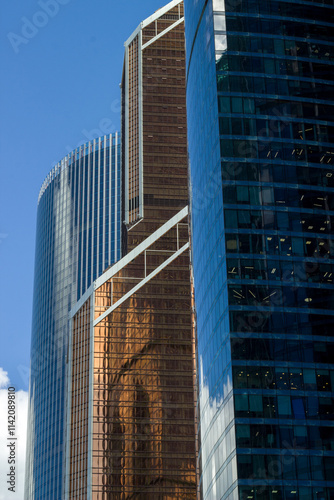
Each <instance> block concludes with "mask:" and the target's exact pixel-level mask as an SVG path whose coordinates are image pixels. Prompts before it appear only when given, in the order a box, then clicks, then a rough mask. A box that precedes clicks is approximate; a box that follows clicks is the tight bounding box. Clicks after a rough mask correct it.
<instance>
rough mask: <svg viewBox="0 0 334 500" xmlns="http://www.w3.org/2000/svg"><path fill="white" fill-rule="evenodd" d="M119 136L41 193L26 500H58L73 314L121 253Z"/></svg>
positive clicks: (76, 157) (60, 169)
mask: <svg viewBox="0 0 334 500" xmlns="http://www.w3.org/2000/svg"><path fill="white" fill-rule="evenodd" d="M120 183H121V175H120V144H119V136H118V135H117V134H115V135H108V136H104V137H101V138H99V139H96V140H94V141H91V142H88V143H87V144H85V145H83V146H81V147H79V148H77V149H76V150H74V151H73V152H71V153H70V154H69V155H67V156H66V157H65V158H64V159H63V160H62V161H61V162H59V163H58V164H57V165H56V166H55V167H54V169H53V170H52V171H51V172H50V174H49V175H48V176H47V178H46V179H45V181H44V183H43V185H42V188H41V190H40V194H39V200H38V212H37V232H36V260H35V281H34V303H33V322H32V342H31V375H30V389H29V424H28V440H27V441H28V442H27V458H26V481H25V499H26V500H32V499H43V500H48V499H50V500H51V499H52V500H55V499H57V500H63V498H64V496H63V493H64V477H65V474H64V470H65V469H64V465H65V442H66V438H65V430H66V406H67V383H66V369H67V367H66V360H67V354H68V352H67V350H68V337H69V318H68V314H69V311H70V309H71V308H72V307H73V306H74V305H75V303H76V301H77V300H78V299H79V298H80V297H81V295H82V294H83V293H84V292H85V291H86V289H87V287H89V286H90V284H91V283H92V282H93V281H94V280H95V279H96V278H97V277H98V276H99V275H100V274H102V271H104V270H105V269H106V268H107V267H109V266H110V265H111V264H112V263H114V262H115V261H117V260H118V259H119V258H120V253H121V201H120V198H121V197H120V194H121V190H120Z"/></svg>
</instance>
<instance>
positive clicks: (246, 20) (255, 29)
mask: <svg viewBox="0 0 334 500" xmlns="http://www.w3.org/2000/svg"><path fill="white" fill-rule="evenodd" d="M313 15H314V12H313ZM226 31H227V32H231V31H236V32H246V33H266V34H270V35H279V36H282V37H283V36H284V37H289V36H291V37H298V38H303V39H305V38H306V37H307V38H316V39H319V40H324V41H328V42H333V41H334V37H333V36H330V30H329V28H328V27H327V26H321V25H319V24H305V23H304V22H296V21H285V20H281V19H261V18H259V17H258V18H257V17H247V16H232V15H228V16H226Z"/></svg>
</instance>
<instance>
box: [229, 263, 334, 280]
mask: <svg viewBox="0 0 334 500" xmlns="http://www.w3.org/2000/svg"><path fill="white" fill-rule="evenodd" d="M227 278H228V279H234V280H235V279H237V280H239V279H246V280H270V281H273V280H276V281H298V282H303V281H307V282H309V283H333V278H334V266H333V265H330V264H319V263H318V262H307V261H302V262H291V261H279V260H271V259H268V260H264V259H263V260H259V259H228V260H227Z"/></svg>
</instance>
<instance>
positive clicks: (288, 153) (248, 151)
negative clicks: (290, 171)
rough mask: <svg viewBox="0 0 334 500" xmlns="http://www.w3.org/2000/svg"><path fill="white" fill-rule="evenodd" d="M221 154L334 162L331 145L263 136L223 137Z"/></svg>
mask: <svg viewBox="0 0 334 500" xmlns="http://www.w3.org/2000/svg"><path fill="white" fill-rule="evenodd" d="M220 150H221V155H222V156H224V157H229V158H231V157H233V156H234V157H236V158H260V159H263V160H277V161H279V160H285V161H292V162H301V161H302V162H305V161H309V162H311V163H323V164H329V163H330V164H333V163H334V161H333V160H334V149H333V148H332V147H330V146H314V145H308V144H305V145H304V144H303V145H302V144H298V143H296V144H293V143H292V144H289V143H288V142H287V141H284V142H279V141H264V140H261V138H259V139H257V140H251V139H249V138H247V137H245V138H243V139H232V138H222V139H221V141H220Z"/></svg>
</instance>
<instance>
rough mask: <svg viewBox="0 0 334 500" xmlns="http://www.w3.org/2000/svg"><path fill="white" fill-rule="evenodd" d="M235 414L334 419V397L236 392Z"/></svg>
mask: <svg viewBox="0 0 334 500" xmlns="http://www.w3.org/2000/svg"><path fill="white" fill-rule="evenodd" d="M234 405H235V416H236V417H242V418H261V419H262V418H292V419H299V420H305V418H307V419H312V420H314V419H316V420H318V419H320V420H333V418H334V413H333V412H334V398H330V397H319V398H318V397H316V396H308V397H301V396H263V395H262V394H235V395H234Z"/></svg>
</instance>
